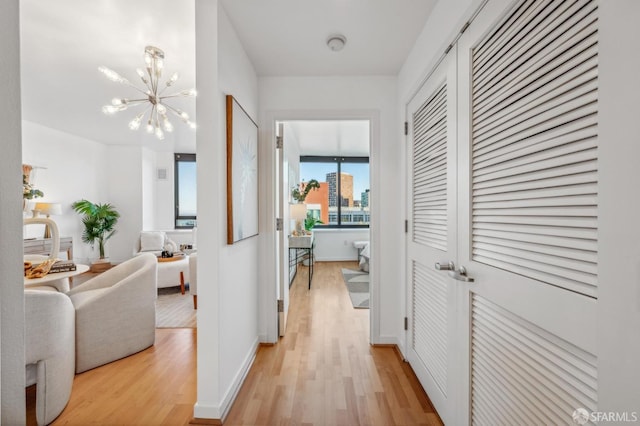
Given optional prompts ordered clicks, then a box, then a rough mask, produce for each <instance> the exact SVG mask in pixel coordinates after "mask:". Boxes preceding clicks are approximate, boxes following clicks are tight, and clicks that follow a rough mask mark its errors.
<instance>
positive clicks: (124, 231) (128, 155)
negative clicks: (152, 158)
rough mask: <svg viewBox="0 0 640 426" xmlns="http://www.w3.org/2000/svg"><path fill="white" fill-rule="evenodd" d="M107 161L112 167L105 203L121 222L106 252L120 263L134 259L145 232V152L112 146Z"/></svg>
mask: <svg viewBox="0 0 640 426" xmlns="http://www.w3.org/2000/svg"><path fill="white" fill-rule="evenodd" d="M107 161H108V162H109V164H110V165H112V167H111V168H110V172H109V175H108V179H107V182H108V190H107V199H106V201H105V202H108V203H111V204H113V205H114V206H115V207H116V209H117V210H118V213H120V218H119V219H118V224H117V225H116V229H117V232H116V233H115V234H114V236H113V237H111V239H109V242H108V243H107V245H106V251H107V252H108V256H109V259H110V260H111V262H113V263H119V262H123V261H125V260H127V259H129V258H131V256H132V255H133V253H134V251H135V248H136V247H137V246H138V241H139V238H140V231H141V230H142V228H143V226H142V218H143V206H142V201H143V196H142V188H143V185H142V171H143V167H142V149H141V148H140V147H137V146H124V145H117V146H110V147H109V149H108V150H107ZM115 165H117V167H116V166H115ZM92 201H93V200H92ZM105 254H106V253H105Z"/></svg>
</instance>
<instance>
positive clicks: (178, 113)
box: [162, 104, 184, 121]
mask: <svg viewBox="0 0 640 426" xmlns="http://www.w3.org/2000/svg"><path fill="white" fill-rule="evenodd" d="M162 105H164V106H165V107H167V109H168V110H169V111H171V112H172V113H174V114H175V115H176V116H177V117H179V118H180V119H181V120H182V121H184V118H183V117H182V112H181V111H180V110H178V109H177V108H174V107H172V106H171V105H167V104H162Z"/></svg>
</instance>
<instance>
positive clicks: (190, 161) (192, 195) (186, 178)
mask: <svg viewBox="0 0 640 426" xmlns="http://www.w3.org/2000/svg"><path fill="white" fill-rule="evenodd" d="M174 176H175V193H176V195H175V200H176V210H175V227H176V229H180V228H193V227H194V226H195V225H196V219H197V218H196V188H197V185H196V155H195V154H175V167H174Z"/></svg>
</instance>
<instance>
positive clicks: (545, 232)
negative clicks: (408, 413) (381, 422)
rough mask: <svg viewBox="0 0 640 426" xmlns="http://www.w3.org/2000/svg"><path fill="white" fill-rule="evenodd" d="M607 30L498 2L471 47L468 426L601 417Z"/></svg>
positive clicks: (584, 8)
mask: <svg viewBox="0 0 640 426" xmlns="http://www.w3.org/2000/svg"><path fill="white" fill-rule="evenodd" d="M597 17H598V4H597V2H594V1H586V0H580V1H542V0H537V1H516V2H512V1H502V0H497V1H496V0H491V1H490V2H489V3H488V5H487V6H486V7H485V8H484V9H483V11H482V12H481V13H480V15H479V16H478V18H477V19H476V20H475V21H474V23H473V24H472V25H471V27H470V28H469V30H468V31H467V32H465V33H464V35H463V36H462V37H461V39H460V40H459V43H458V49H459V50H458V53H459V55H458V58H459V61H458V66H459V69H460V75H464V76H468V78H463V79H461V80H460V85H459V93H460V97H459V100H460V101H459V105H458V108H459V109H458V111H459V114H460V120H459V128H458V129H459V130H458V133H459V135H460V138H459V179H460V180H459V204H458V206H459V220H460V221H459V235H460V238H459V255H460V256H459V259H460V263H461V264H462V265H463V266H465V267H466V269H467V271H468V272H467V274H468V276H470V277H473V278H474V279H475V282H473V283H463V282H458V284H457V287H458V289H459V291H460V294H461V296H460V298H461V299H460V306H463V307H465V309H466V312H464V314H463V315H462V317H461V318H462V319H463V321H462V324H463V332H462V336H461V342H463V343H464V345H466V346H467V347H465V348H463V350H462V353H464V354H465V357H467V359H466V360H465V362H463V363H462V364H461V365H463V366H465V368H468V371H466V372H465V374H464V375H463V377H464V380H463V381H462V382H461V390H462V395H466V396H468V398H467V403H466V407H465V410H461V413H462V415H463V418H461V419H460V423H464V424H467V423H472V424H485V425H497V424H571V423H572V414H573V412H574V410H576V409H577V408H581V407H582V408H585V409H587V410H589V411H593V410H595V409H596V408H597V406H598V401H597V395H598V393H597V369H596V365H597V351H596V343H595V338H596V315H595V308H596V299H597V296H598V284H599V283H598V275H597V266H598V250H597V247H598V240H597V239H598V116H597V111H598V21H597Z"/></svg>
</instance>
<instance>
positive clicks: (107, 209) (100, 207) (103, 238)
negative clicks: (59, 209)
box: [71, 199, 120, 272]
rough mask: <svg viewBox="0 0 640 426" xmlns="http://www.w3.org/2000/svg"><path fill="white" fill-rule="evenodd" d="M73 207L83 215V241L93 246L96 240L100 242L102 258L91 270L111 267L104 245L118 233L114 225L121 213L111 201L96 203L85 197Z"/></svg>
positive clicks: (97, 270)
mask: <svg viewBox="0 0 640 426" xmlns="http://www.w3.org/2000/svg"><path fill="white" fill-rule="evenodd" d="M71 207H73V209H74V210H75V211H76V212H77V213H78V214H81V215H82V223H83V225H84V231H83V232H82V241H84V242H85V243H87V244H90V245H91V247H92V248H93V246H94V244H95V243H96V242H97V243H98V251H99V253H100V258H99V259H98V260H97V261H96V262H94V263H93V264H92V265H91V271H92V272H102V271H105V270H107V269H109V268H110V267H111V263H110V262H109V261H108V260H107V259H106V258H105V255H104V245H105V243H106V242H107V240H108V239H109V238H111V237H113V235H114V234H115V233H116V230H115V229H114V227H115V225H116V223H117V222H118V218H119V217H120V213H118V212H117V211H116V209H115V207H114V206H113V205H111V204H109V203H104V204H94V203H92V202H91V201H87V200H84V199H83V200H80V201H76V202H75V203H73V204H72V205H71Z"/></svg>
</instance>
